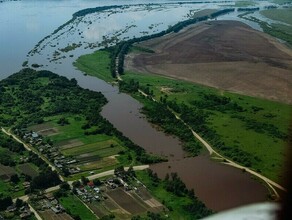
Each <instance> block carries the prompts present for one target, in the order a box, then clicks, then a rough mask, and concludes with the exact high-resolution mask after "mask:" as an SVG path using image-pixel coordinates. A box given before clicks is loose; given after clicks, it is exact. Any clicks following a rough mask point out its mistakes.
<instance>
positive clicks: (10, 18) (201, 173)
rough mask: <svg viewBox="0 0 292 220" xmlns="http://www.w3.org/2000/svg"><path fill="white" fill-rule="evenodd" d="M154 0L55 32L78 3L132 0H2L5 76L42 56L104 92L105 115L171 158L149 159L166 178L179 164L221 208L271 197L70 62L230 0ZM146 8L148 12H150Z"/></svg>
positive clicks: (190, 182) (46, 65) (46, 64)
mask: <svg viewBox="0 0 292 220" xmlns="http://www.w3.org/2000/svg"><path fill="white" fill-rule="evenodd" d="M149 2H151V1H141V5H136V6H129V7H127V8H125V9H124V10H123V11H121V10H120V9H116V10H109V11H106V12H102V13H95V14H91V15H90V16H85V17H83V18H80V19H79V20H78V21H76V22H75V23H74V24H72V26H66V27H64V28H62V29H61V30H59V31H58V32H57V33H55V34H53V35H50V33H52V32H53V31H54V30H55V29H56V28H57V27H58V26H60V25H62V24H63V23H65V22H66V21H68V20H69V19H71V15H72V14H73V13H74V12H75V11H77V10H79V9H82V8H88V7H97V6H101V5H106V4H108V5H111V4H112V5H118V4H119V5H120V4H132V1H77V0H75V1H74V0H72V1H66V2H65V1H60V2H59V1H42V2H41V3H40V1H20V2H4V3H2V4H0V28H1V38H0V43H1V52H0V58H1V61H0V65H1V69H0V79H3V78H5V77H7V76H9V75H10V74H12V73H13V72H16V71H18V70H19V69H21V64H22V62H23V61H28V63H29V64H30V65H31V64H33V63H38V64H41V65H43V67H42V68H43V69H49V70H51V71H53V72H56V73H58V74H60V75H63V76H66V77H68V78H76V79H77V81H78V83H79V85H80V86H82V87H83V88H87V89H90V90H94V91H100V92H102V93H103V94H104V95H105V97H106V98H107V99H108V101H109V102H108V104H107V105H106V106H104V108H103V111H102V115H103V116H104V117H105V118H107V119H108V120H109V121H110V122H111V123H112V124H113V125H114V126H115V127H116V128H117V129H118V130H120V131H121V132H122V133H123V134H124V135H125V136H127V137H129V138H130V139H131V140H132V141H133V142H134V143H136V144H138V145H140V146H141V147H143V148H144V149H145V150H146V151H147V152H149V153H153V154H157V155H162V156H166V157H167V158H168V159H169V162H167V163H160V164H155V165H153V166H151V168H152V169H153V170H154V171H155V172H157V173H158V175H159V176H160V177H162V178H164V176H165V175H166V173H168V172H177V173H178V175H179V176H180V177H181V178H182V180H183V181H184V182H185V183H186V185H187V186H188V187H189V188H193V189H194V190H195V193H196V195H197V196H198V197H199V198H200V199H201V200H202V201H203V202H204V203H205V204H206V205H207V206H208V207H209V208H211V209H213V210H216V211H220V210H224V209H228V208H231V207H235V206H238V205H243V204H247V203H252V202H258V201H264V200H266V199H267V194H268V191H267V189H266V188H265V187H264V186H262V185H261V184H260V183H259V182H257V181H255V180H253V179H252V178H250V176H249V175H247V174H246V173H242V171H240V170H237V169H234V168H231V167H228V166H225V165H222V164H219V163H217V162H214V161H211V160H209V159H208V157H207V156H199V157H196V158H185V153H184V151H183V150H182V148H181V143H180V141H179V140H178V139H176V138H174V137H171V136H168V135H166V134H164V133H163V132H161V131H158V130H157V129H156V128H155V127H154V126H153V125H151V124H150V123H148V122H147V120H146V119H145V116H144V115H143V114H141V113H140V109H141V107H142V105H141V104H140V103H139V102H138V101H136V100H135V99H133V98H132V97H131V96H129V95H127V94H123V93H119V91H118V88H117V87H115V86H112V85H110V84H108V83H106V82H104V81H102V80H99V79H97V78H94V77H90V76H85V75H83V74H82V73H81V72H80V71H78V70H76V69H75V68H74V67H73V65H72V62H73V61H74V60H75V59H76V58H77V57H78V56H80V55H82V54H85V53H90V52H93V51H94V50H96V49H98V48H100V47H102V45H105V44H108V45H110V44H113V43H115V42H116V41H119V40H124V39H128V38H132V37H134V36H136V37H138V36H143V35H148V34H151V33H156V32H159V31H161V30H164V29H166V28H167V27H168V26H169V25H173V24H175V23H177V22H178V21H180V20H184V19H186V18H187V13H188V12H189V11H190V10H197V11H198V10H201V9H204V8H220V7H223V6H224V4H227V3H228V2H227V3H216V2H215V1H214V2H212V3H209V4H207V3H198V4H182V5H180V4H176V3H175V2H173V1H168V2H167V1H164V2H167V3H171V4H167V5H161V6H159V5H156V6H151V7H150V6H149V5H145V4H142V3H149ZM161 2H163V1H161ZM73 3H74V4H73ZM155 3H157V1H155ZM228 4H230V2H229V3H228ZM174 12H175V13H174ZM11 13H13V14H11ZM52 15H53V16H52ZM145 16H150V17H151V19H150V17H149V19H145ZM49 17H50V19H48V18H49ZM235 17H236V16H234V17H233V18H234V19H235ZM158 18H159V19H158ZM228 18H229V19H232V15H228ZM38 19H39V20H38ZM91 20H92V21H93V22H90V21H91ZM13 25H14V26H13ZM70 25H71V24H70ZM44 27H45V28H44ZM107 27H109V28H107ZM123 30H126V31H123ZM20 36H21V37H20ZM46 36H48V37H47V38H46V39H44V40H43V41H42V43H41V44H39V45H38V46H37V47H35V45H36V44H37V43H38V42H39V41H40V40H41V39H43V38H44V37H46ZM18 39H22V40H21V41H18ZM72 43H77V44H79V43H80V45H82V46H80V47H79V48H76V49H75V50H73V51H70V52H68V53H66V54H65V53H63V54H56V53H55V51H56V49H58V48H59V49H60V48H64V47H66V46H68V45H69V44H72ZM32 48H35V49H36V50H35V52H34V53H30V54H28V52H29V51H30V50H31V49H32ZM69 55H71V56H69Z"/></svg>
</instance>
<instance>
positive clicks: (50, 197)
mask: <svg viewBox="0 0 292 220" xmlns="http://www.w3.org/2000/svg"><path fill="white" fill-rule="evenodd" d="M45 197H46V198H47V199H48V200H50V201H52V200H54V199H55V197H54V195H53V194H52V193H48V194H46V195H45Z"/></svg>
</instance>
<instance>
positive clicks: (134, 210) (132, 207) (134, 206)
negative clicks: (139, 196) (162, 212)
mask: <svg viewBox="0 0 292 220" xmlns="http://www.w3.org/2000/svg"><path fill="white" fill-rule="evenodd" d="M107 195H108V196H109V197H110V198H112V199H113V200H114V201H115V202H116V203H117V204H118V205H119V206H120V207H122V208H123V209H124V210H126V211H128V212H129V213H131V214H139V213H143V212H146V210H147V208H145V207H144V206H142V205H141V204H140V202H138V201H137V200H136V199H134V198H133V197H132V196H130V195H129V194H128V193H126V192H125V191H124V190H122V189H121V188H118V189H116V190H112V191H110V192H107Z"/></svg>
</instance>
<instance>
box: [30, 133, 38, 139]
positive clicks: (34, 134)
mask: <svg viewBox="0 0 292 220" xmlns="http://www.w3.org/2000/svg"><path fill="white" fill-rule="evenodd" d="M31 137H32V138H38V137H39V135H38V133H36V132H32V134H31Z"/></svg>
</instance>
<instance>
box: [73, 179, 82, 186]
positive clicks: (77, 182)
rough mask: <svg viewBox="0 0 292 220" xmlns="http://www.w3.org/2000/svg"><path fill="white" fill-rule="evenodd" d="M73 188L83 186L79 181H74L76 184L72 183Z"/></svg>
mask: <svg viewBox="0 0 292 220" xmlns="http://www.w3.org/2000/svg"><path fill="white" fill-rule="evenodd" d="M72 186H73V187H74V188H77V187H79V186H81V183H80V181H79V180H76V181H74V182H73V183H72Z"/></svg>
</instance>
